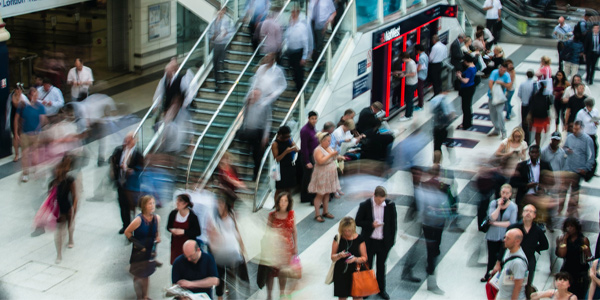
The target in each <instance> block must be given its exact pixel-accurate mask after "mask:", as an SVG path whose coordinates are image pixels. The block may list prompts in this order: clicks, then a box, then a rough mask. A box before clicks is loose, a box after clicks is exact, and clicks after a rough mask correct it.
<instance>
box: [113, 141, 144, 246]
mask: <svg viewBox="0 0 600 300" xmlns="http://www.w3.org/2000/svg"><path fill="white" fill-rule="evenodd" d="M136 142H137V139H136V138H135V137H134V136H133V133H129V134H127V136H125V139H124V140H123V145H121V146H118V147H117V148H115V151H114V152H113V154H112V156H111V157H110V171H111V178H112V179H113V181H114V183H115V186H116V187H117V197H118V200H119V208H120V209H121V221H122V222H123V227H122V228H121V230H119V234H123V232H125V228H127V226H129V223H131V211H133V210H135V200H136V199H135V198H136V197H137V194H138V192H139V190H140V178H139V174H140V171H141V170H142V168H143V166H144V157H143V156H142V153H140V151H139V150H137V149H136V147H135V144H136Z"/></svg>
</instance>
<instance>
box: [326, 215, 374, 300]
mask: <svg viewBox="0 0 600 300" xmlns="http://www.w3.org/2000/svg"><path fill="white" fill-rule="evenodd" d="M331 260H332V261H334V262H335V267H334V269H333V295H334V296H335V297H338V299H340V300H344V299H346V298H348V297H350V296H351V295H350V293H351V291H352V274H353V273H354V271H355V270H356V267H357V264H364V263H366V262H367V246H366V244H365V240H364V239H363V237H362V236H360V235H359V234H358V233H356V223H355V221H354V219H353V218H351V217H344V218H342V220H340V225H339V227H338V234H337V235H336V237H335V238H334V239H333V244H332V245H331ZM353 299H362V298H354V297H353Z"/></svg>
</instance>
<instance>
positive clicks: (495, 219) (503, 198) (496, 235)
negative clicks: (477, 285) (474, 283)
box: [481, 184, 518, 282]
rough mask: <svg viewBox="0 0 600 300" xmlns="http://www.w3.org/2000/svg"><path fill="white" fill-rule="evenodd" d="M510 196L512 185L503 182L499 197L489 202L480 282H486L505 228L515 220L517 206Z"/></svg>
mask: <svg viewBox="0 0 600 300" xmlns="http://www.w3.org/2000/svg"><path fill="white" fill-rule="evenodd" d="M511 196H512V186H510V184H504V185H502V188H501V190H500V199H497V200H493V201H492V202H490V206H489V208H488V221H487V222H488V223H489V224H490V228H489V230H488V232H487V233H486V235H485V239H486V240H487V246H488V262H487V269H486V272H485V275H484V276H483V278H481V282H486V281H488V280H489V279H490V276H491V272H490V271H492V270H493V269H494V266H495V265H496V258H497V257H498V253H499V252H500V251H501V250H502V241H503V239H504V235H505V233H506V228H507V227H508V226H510V225H511V224H514V223H516V222H517V211H518V208H517V205H516V204H515V203H513V202H512V201H511V199H510V197H511ZM511 252H512V251H511Z"/></svg>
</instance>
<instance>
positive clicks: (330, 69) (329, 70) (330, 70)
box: [325, 47, 333, 81]
mask: <svg viewBox="0 0 600 300" xmlns="http://www.w3.org/2000/svg"><path fill="white" fill-rule="evenodd" d="M331 58H332V55H331V47H327V63H326V65H325V67H326V72H327V81H331V74H332V73H333V61H331Z"/></svg>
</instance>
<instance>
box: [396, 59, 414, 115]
mask: <svg viewBox="0 0 600 300" xmlns="http://www.w3.org/2000/svg"><path fill="white" fill-rule="evenodd" d="M400 57H401V58H402V62H404V64H405V66H406V67H405V69H404V71H401V72H394V73H396V74H394V75H396V76H398V77H401V78H404V79H405V81H404V105H405V107H406V109H405V111H404V117H402V118H400V121H408V120H411V119H412V114H413V105H414V104H413V100H414V99H415V91H416V90H417V83H418V82H419V78H418V77H417V64H416V63H415V61H414V60H412V58H410V53H408V52H404V53H402V54H401V56H400Z"/></svg>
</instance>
